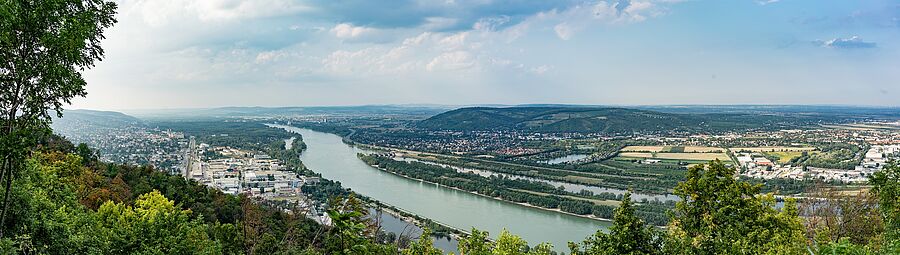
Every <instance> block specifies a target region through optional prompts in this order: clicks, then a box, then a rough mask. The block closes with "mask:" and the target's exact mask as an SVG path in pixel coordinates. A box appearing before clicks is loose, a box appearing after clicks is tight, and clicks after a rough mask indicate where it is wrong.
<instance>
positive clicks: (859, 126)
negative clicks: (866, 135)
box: [822, 123, 900, 130]
mask: <svg viewBox="0 0 900 255" xmlns="http://www.w3.org/2000/svg"><path fill="white" fill-rule="evenodd" d="M822 127H826V128H834V129H845V130H900V126H897V125H888V124H881V123H868V124H866V123H859V124H844V125H822Z"/></svg>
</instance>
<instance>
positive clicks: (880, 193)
mask: <svg viewBox="0 0 900 255" xmlns="http://www.w3.org/2000/svg"><path fill="white" fill-rule="evenodd" d="M869 182H871V184H872V193H874V194H875V196H876V197H878V205H879V208H881V213H882V215H883V218H884V228H885V231H884V241H885V246H884V248H883V249H884V250H885V252H886V253H900V165H897V162H891V163H890V164H888V165H887V166H885V167H884V169H882V170H881V171H878V172H876V173H875V174H873V175H872V179H870V180H869Z"/></svg>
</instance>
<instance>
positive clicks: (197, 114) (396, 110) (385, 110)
mask: <svg viewBox="0 0 900 255" xmlns="http://www.w3.org/2000/svg"><path fill="white" fill-rule="evenodd" d="M453 108H454V107H452V106H441V105H363V106H309V107H219V108H203V109H167V110H136V111H132V112H130V113H131V114H133V115H135V116H138V117H141V118H144V119H147V120H155V119H204V118H207V119H221V118H234V117H280V116H294V115H310V114H345V115H378V114H384V115H390V114H404V115H419V116H422V118H424V117H427V116H432V115H435V114H438V113H441V112H444V111H447V110H449V109H453Z"/></svg>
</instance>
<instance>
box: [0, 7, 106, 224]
mask: <svg viewBox="0 0 900 255" xmlns="http://www.w3.org/2000/svg"><path fill="white" fill-rule="evenodd" d="M115 12H116V5H115V4H114V3H112V2H107V1H104V0H7V1H0V155H3V156H2V157H3V158H2V159H0V160H2V162H0V182H5V184H4V189H3V193H4V194H3V207H2V209H0V238H2V237H3V234H4V231H3V230H5V229H6V225H5V224H4V223H5V219H6V215H7V211H8V210H7V209H8V206H9V195H10V193H11V192H10V191H11V189H12V183H13V179H14V176H15V175H16V174H17V171H18V170H20V169H22V168H23V162H24V159H25V158H26V157H27V154H28V152H29V151H28V148H30V147H31V146H33V145H34V144H35V143H36V140H35V139H34V138H33V137H34V134H36V133H39V132H42V131H45V130H47V129H48V127H49V123H50V121H51V112H56V114H57V116H59V117H61V116H62V106H63V104H68V103H70V100H71V99H72V98H73V97H76V96H84V95H85V94H86V92H85V90H84V86H85V84H86V83H85V81H84V79H83V78H82V76H81V72H82V71H84V70H85V69H87V68H91V67H93V66H94V63H95V62H96V61H97V60H100V59H101V58H102V57H103V48H101V47H100V41H101V39H103V38H104V37H103V31H104V30H106V29H107V28H109V27H110V26H112V25H113V23H115V22H116V20H115V19H114V18H113V15H114V14H115Z"/></svg>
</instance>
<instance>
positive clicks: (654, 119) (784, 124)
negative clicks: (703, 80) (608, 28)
mask: <svg viewBox="0 0 900 255" xmlns="http://www.w3.org/2000/svg"><path fill="white" fill-rule="evenodd" d="M823 121H826V119H824V118H821V117H818V116H785V115H774V114H724V113H708V114H679V113H666V112H659V111H650V110H640V109H628V108H610V107H572V106H552V107H509V108H490V107H470V108H460V109H456V110H452V111H448V112H445V113H441V114H438V115H435V116H433V117H431V118H428V119H426V120H424V121H421V122H419V123H418V125H417V126H418V127H420V128H424V129H431V130H461V131H473V130H533V131H541V132H583V133H634V132H639V133H652V132H664V131H687V132H691V131H728V130H748V129H784V128H796V127H803V126H808V125H811V124H815V123H819V122H823Z"/></svg>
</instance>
